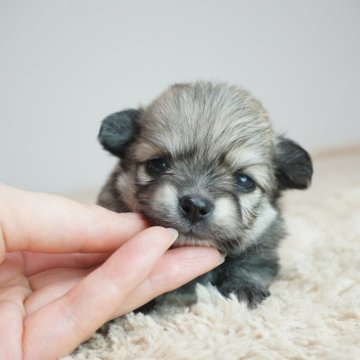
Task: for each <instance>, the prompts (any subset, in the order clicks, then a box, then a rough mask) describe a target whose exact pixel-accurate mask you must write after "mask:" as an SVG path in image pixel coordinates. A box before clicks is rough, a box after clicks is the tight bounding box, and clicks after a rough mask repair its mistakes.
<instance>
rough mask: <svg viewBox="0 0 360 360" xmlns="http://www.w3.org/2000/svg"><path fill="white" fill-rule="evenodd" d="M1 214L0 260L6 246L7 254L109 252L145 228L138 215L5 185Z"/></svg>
mask: <svg viewBox="0 0 360 360" xmlns="http://www.w3.org/2000/svg"><path fill="white" fill-rule="evenodd" d="M0 214H1V216H0V230H1V231H0V234H2V235H0V252H1V253H0V260H3V257H4V244H5V249H6V250H7V251H14V250H29V251H36V252H50V253H51V252H64V253H65V252H108V251H112V250H114V249H116V248H118V247H119V245H121V244H123V243H124V242H125V241H127V240H128V239H129V238H131V237H132V236H133V235H134V234H137V233H138V232H139V231H141V230H143V229H144V228H145V227H146V222H145V220H144V219H142V218H141V217H140V216H139V215H136V214H130V213H122V214H116V213H114V212H111V211H109V210H106V209H104V208H102V207H100V206H95V205H83V204H79V203H77V202H75V201H72V200H69V199H66V198H62V197H60V196H55V195H49V194H41V193H31V192H26V191H21V190H17V189H13V188H10V187H7V186H5V185H2V184H0ZM1 238H2V242H1Z"/></svg>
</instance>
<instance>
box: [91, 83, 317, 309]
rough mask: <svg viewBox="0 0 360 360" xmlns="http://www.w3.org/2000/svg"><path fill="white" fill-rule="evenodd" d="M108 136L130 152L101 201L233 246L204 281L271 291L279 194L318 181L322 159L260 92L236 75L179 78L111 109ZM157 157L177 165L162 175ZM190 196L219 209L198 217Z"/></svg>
mask: <svg viewBox="0 0 360 360" xmlns="http://www.w3.org/2000/svg"><path fill="white" fill-rule="evenodd" d="M129 114H130V115H133V116H132V117H131V116H130V117H129ZM109 119H110V122H109ZM114 119H115V124H114ZM116 119H117V120H116ZM124 119H125V121H124ZM116 121H118V123H116ZM119 129H122V130H121V131H119ZM99 140H100V142H101V143H102V145H103V146H104V148H105V149H107V150H109V151H110V152H112V153H113V154H115V155H117V156H118V157H119V159H120V161H119V163H118V165H117V166H116V168H115V169H114V171H113V173H112V174H111V175H110V177H109V179H108V181H107V182H106V184H105V186H104V187H103V189H102V191H101V193H100V195H99V198H98V203H99V204H100V205H102V206H104V207H106V208H108V209H111V210H114V211H117V212H124V211H137V212H140V213H142V214H144V215H145V216H146V217H147V218H148V219H149V221H150V223H152V224H154V225H162V226H165V227H173V228H175V229H177V230H178V232H179V234H180V235H179V238H178V240H177V241H176V243H175V246H183V245H203V246H213V247H216V248H217V249H219V250H220V251H221V252H222V253H224V254H225V255H227V257H226V261H225V262H224V263H223V264H222V265H221V266H220V267H218V268H217V269H215V270H213V271H212V272H211V273H209V274H206V276H202V277H200V278H198V279H197V280H196V281H200V282H209V281H210V282H212V283H213V284H214V285H216V286H217V287H218V289H219V290H220V291H221V292H222V293H223V294H224V295H229V294H230V293H234V294H236V295H237V296H238V298H239V299H242V300H245V301H247V303H248V304H249V306H250V307H253V306H256V304H257V303H259V302H260V301H262V300H263V299H264V298H266V297H267V296H268V295H269V291H268V286H269V284H270V283H271V281H272V279H273V278H274V277H275V275H276V274H277V271H278V259H277V253H276V249H277V247H278V243H279V241H280V239H281V238H282V237H283V236H284V230H283V222H282V219H281V215H280V211H279V207H278V202H277V200H278V198H279V196H280V194H281V191H283V190H285V189H289V188H299V189H304V188H306V187H307V186H309V184H310V182H311V177H312V164H311V159H310V157H309V155H308V153H307V152H306V151H305V150H304V149H302V148H301V147H300V146H299V145H297V144H296V143H294V142H293V141H291V140H289V139H286V138H285V137H283V136H276V135H275V134H274V132H273V129H272V126H271V123H270V121H269V119H268V116H267V113H266V111H265V110H264V108H263V107H262V105H261V104H260V102H259V101H258V100H256V99H254V98H253V97H252V96H251V95H250V94H249V92H247V91H246V90H244V89H241V88H238V87H234V86H229V85H226V84H213V83H208V82H198V83H194V84H180V85H173V86H171V87H170V88H169V89H167V91H165V92H164V93H163V94H162V95H160V96H159V97H158V98H157V99H156V100H155V101H154V102H152V103H151V104H150V105H149V106H147V107H145V108H144V109H140V110H126V112H119V113H116V114H113V115H111V116H110V117H108V118H106V119H105V120H104V121H103V124H102V128H101V130H100V134H99ZM117 141H118V143H117ZM113 149H120V151H118V150H116V151H118V152H117V153H116V151H114V150H113ZM155 158H162V159H165V160H166V161H165V160H164V161H165V163H164V164H166V166H167V167H166V169H165V170H162V172H161V174H157V175H154V174H151V172H150V170H149V165H148V164H149V160H152V159H155ZM164 166H165V165H164ZM244 174H245V175H247V176H250V178H251V179H253V180H254V181H255V183H256V188H255V189H254V190H253V191H249V192H246V191H245V189H244V188H242V187H240V188H239V186H238V185H237V184H238V182H237V179H238V178H239V176H243V175H244ZM184 196H185V197H186V196H187V197H200V198H204V199H207V200H209V201H211V203H212V204H213V208H214V210H213V211H212V212H211V214H210V215H208V214H207V216H206V217H204V219H202V221H198V222H196V223H192V222H190V221H188V220H187V219H186V218H185V217H184V214H183V213H182V211H181V209H180V207H179V199H180V198H182V197H184ZM193 283H194V282H193ZM189 288H192V286H187V287H185V288H184V289H189Z"/></svg>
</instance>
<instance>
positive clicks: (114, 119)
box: [98, 109, 141, 157]
mask: <svg viewBox="0 0 360 360" xmlns="http://www.w3.org/2000/svg"><path fill="white" fill-rule="evenodd" d="M140 114H141V111H140V110H135V109H128V110H124V111H120V112H117V113H114V114H111V115H109V116H107V117H106V118H105V119H104V120H103V121H102V124H101V128H100V131H99V135H98V139H99V142H100V143H101V145H102V146H103V148H104V149H105V150H107V151H109V152H110V153H112V154H113V155H115V156H119V157H122V156H123V154H124V151H125V148H126V146H127V145H128V144H129V143H130V142H131V141H132V140H133V139H134V138H135V135H136V130H137V120H138V119H139V117H140Z"/></svg>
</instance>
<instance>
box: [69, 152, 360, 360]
mask: <svg viewBox="0 0 360 360" xmlns="http://www.w3.org/2000/svg"><path fill="white" fill-rule="evenodd" d="M314 165H315V176H314V181H313V186H312V188H311V189H310V190H308V191H305V192H301V191H294V192H291V193H288V194H287V195H286V196H285V197H284V199H283V208H284V214H285V218H286V221H287V228H288V232H289V235H288V237H287V238H286V239H285V240H284V241H283V243H282V246H281V249H280V254H281V262H282V269H281V272H280V275H279V277H278V279H277V281H275V282H274V283H273V285H272V286H271V288H270V291H271V294H272V296H271V297H269V298H268V299H266V300H265V301H264V302H263V303H262V305H261V306H260V307H259V308H257V309H255V310H249V309H247V308H246V307H245V306H244V304H242V303H239V302H238V301H237V300H236V299H235V298H233V299H230V300H226V299H224V298H222V297H221V296H220V295H219V293H218V292H217V291H216V290H215V289H214V288H211V287H199V288H198V297H199V300H198V302H197V303H196V304H194V305H192V306H191V307H190V308H189V307H185V308H181V307H180V308H179V307H176V306H175V305H172V304H168V305H166V306H163V307H162V308H161V309H160V310H159V311H158V312H157V313H154V314H152V315H151V316H144V315H142V314H138V315H134V314H130V315H128V316H127V317H126V318H122V319H117V320H115V321H114V322H113V323H111V325H110V327H109V331H108V333H107V334H106V335H101V334H95V335H94V336H93V337H92V338H91V339H90V341H88V342H87V343H85V344H84V345H82V346H81V347H80V348H79V349H78V350H77V352H75V353H74V354H73V355H72V356H69V357H67V358H66V359H68V360H70V359H77V360H80V359H109V360H110V359H114V360H115V359H119V360H120V359H124V360H125V359H129V360H134V359H144V360H145V359H146V360H151V359H168V360H174V359H175V360H176V359H179V360H180V359H184V360H186V359H191V360H202V359H207V360H209V359H225V360H227V359H229V360H230V359H336V360H338V359H360V151H359V150H358V151H353V152H352V153H348V154H342V155H333V156H331V157H329V156H323V157H318V158H316V159H315V164H314Z"/></svg>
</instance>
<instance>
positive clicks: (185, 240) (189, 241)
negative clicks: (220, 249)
mask: <svg viewBox="0 0 360 360" xmlns="http://www.w3.org/2000/svg"><path fill="white" fill-rule="evenodd" d="M183 246H205V247H213V248H217V246H216V244H215V242H214V241H213V240H211V239H209V240H208V239H199V238H197V237H195V236H189V235H184V234H181V233H179V236H178V238H177V239H176V241H175V243H174V244H173V245H172V247H173V248H178V247H183Z"/></svg>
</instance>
